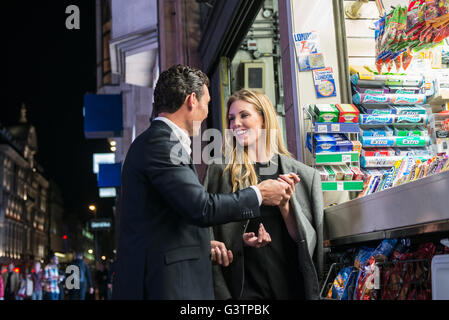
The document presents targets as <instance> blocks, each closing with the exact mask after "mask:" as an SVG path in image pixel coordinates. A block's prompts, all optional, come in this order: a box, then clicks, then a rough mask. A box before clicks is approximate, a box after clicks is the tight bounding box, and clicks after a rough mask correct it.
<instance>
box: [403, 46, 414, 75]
mask: <svg viewBox="0 0 449 320" xmlns="http://www.w3.org/2000/svg"><path fill="white" fill-rule="evenodd" d="M412 59H413V56H412V54H411V52H410V48H408V49H407V51H405V52H404V53H403V55H402V68H403V69H404V71H405V70H407V68H408V67H409V65H410V63H411V62H412Z"/></svg>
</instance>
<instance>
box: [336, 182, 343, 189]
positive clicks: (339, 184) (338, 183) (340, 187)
mask: <svg viewBox="0 0 449 320" xmlns="http://www.w3.org/2000/svg"><path fill="white" fill-rule="evenodd" d="M337 191H344V184H343V181H337Z"/></svg>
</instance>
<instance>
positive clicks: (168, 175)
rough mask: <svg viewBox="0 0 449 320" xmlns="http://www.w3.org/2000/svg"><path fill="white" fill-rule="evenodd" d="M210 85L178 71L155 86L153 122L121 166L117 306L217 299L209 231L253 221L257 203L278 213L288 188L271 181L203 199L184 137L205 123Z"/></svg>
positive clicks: (174, 69)
mask: <svg viewBox="0 0 449 320" xmlns="http://www.w3.org/2000/svg"><path fill="white" fill-rule="evenodd" d="M208 85H209V79H208V78H207V76H206V75H205V74H204V73H202V72H201V71H200V70H197V69H194V68H190V67H187V66H180V65H178V66H174V67H171V68H170V69H168V70H166V71H164V72H162V74H161V75H160V77H159V79H158V82H157V85H156V88H155V91H154V108H155V114H156V115H158V117H157V118H156V119H154V120H153V121H152V123H151V126H150V128H149V129H147V130H146V131H145V132H144V133H142V134H141V135H140V136H139V137H137V138H136V139H135V141H134V142H133V143H132V145H131V147H130V149H129V151H128V154H127V156H126V159H125V162H124V165H123V171H122V194H121V215H120V234H119V245H118V251H117V255H118V257H117V265H116V275H115V281H114V291H113V298H114V299H214V292H213V281H212V265H211V260H210V259H211V244H210V233H209V229H208V228H207V227H209V226H212V225H217V224H223V223H227V222H231V221H241V220H247V219H251V218H255V217H258V216H260V211H259V206H260V205H261V203H264V204H266V205H278V204H279V203H280V201H281V200H282V199H283V196H284V195H285V190H286V189H287V188H288V184H283V183H282V182H279V181H275V180H266V181H264V182H262V183H261V184H259V185H257V186H251V187H249V188H246V189H243V190H240V191H238V192H235V193H232V194H209V193H207V192H206V190H205V189H204V187H203V186H202V184H201V183H200V181H199V180H198V175H197V173H196V170H195V167H194V165H193V164H192V163H191V161H190V152H191V150H190V138H189V137H190V136H193V135H198V134H199V131H200V124H201V122H202V121H203V120H204V119H206V117H207V114H208V104H209V101H210V96H209V90H208ZM224 254H226V251H225V252H224Z"/></svg>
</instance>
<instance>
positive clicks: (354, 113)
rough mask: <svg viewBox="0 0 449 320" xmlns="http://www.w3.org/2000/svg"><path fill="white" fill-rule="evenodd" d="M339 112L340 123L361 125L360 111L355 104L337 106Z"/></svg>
mask: <svg viewBox="0 0 449 320" xmlns="http://www.w3.org/2000/svg"><path fill="white" fill-rule="evenodd" d="M335 107H337V109H338V111H339V112H340V114H339V116H338V122H342V123H351V122H352V123H359V109H357V107H356V106H355V105H353V104H336V105H335Z"/></svg>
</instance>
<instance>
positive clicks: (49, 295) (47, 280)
mask: <svg viewBox="0 0 449 320" xmlns="http://www.w3.org/2000/svg"><path fill="white" fill-rule="evenodd" d="M58 263H59V261H58V257H57V256H56V255H55V254H51V255H50V262H49V264H48V265H47V266H46V267H45V269H44V299H45V300H58V299H59V286H58V283H59V268H58Z"/></svg>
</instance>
